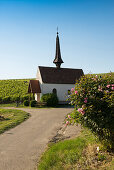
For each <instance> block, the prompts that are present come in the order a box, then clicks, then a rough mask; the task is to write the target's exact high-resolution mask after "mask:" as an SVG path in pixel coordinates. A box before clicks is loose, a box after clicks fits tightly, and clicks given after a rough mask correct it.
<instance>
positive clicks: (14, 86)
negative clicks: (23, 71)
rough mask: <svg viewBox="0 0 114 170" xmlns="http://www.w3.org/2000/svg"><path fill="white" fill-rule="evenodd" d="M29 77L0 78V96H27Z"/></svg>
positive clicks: (12, 97)
mask: <svg viewBox="0 0 114 170" xmlns="http://www.w3.org/2000/svg"><path fill="white" fill-rule="evenodd" d="M28 84H29V79H14V80H0V98H2V99H3V98H7V97H10V100H11V101H13V100H14V99H15V98H16V97H19V96H20V97H24V96H29V95H28V93H27V90H28Z"/></svg>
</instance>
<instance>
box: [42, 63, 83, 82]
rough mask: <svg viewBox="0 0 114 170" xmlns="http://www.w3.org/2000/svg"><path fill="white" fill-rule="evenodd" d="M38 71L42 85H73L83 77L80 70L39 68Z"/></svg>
mask: <svg viewBox="0 0 114 170" xmlns="http://www.w3.org/2000/svg"><path fill="white" fill-rule="evenodd" d="M39 70H40V74H41V77H42V81H43V83H49V84H75V83H76V80H77V79H79V78H80V77H81V76H82V75H84V73H83V70H82V69H72V68H55V67H43V66H39Z"/></svg>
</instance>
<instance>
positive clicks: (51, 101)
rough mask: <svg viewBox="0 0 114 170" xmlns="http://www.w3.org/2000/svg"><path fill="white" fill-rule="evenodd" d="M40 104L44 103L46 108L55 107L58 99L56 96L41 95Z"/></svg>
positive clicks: (51, 94) (50, 94) (49, 94)
mask: <svg viewBox="0 0 114 170" xmlns="http://www.w3.org/2000/svg"><path fill="white" fill-rule="evenodd" d="M41 102H46V104H47V106H56V105H57V104H58V98H57V95H56V94H53V93H47V94H44V95H42V97H41Z"/></svg>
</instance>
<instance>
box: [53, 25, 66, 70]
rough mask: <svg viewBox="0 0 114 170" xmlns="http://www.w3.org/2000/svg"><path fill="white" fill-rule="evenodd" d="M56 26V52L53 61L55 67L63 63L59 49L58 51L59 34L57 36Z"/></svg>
mask: <svg viewBox="0 0 114 170" xmlns="http://www.w3.org/2000/svg"><path fill="white" fill-rule="evenodd" d="M58 34H59V33H58V27H57V37H56V53H55V59H54V61H53V63H54V64H55V65H56V67H57V68H60V66H61V64H62V63H64V62H63V60H62V58H61V51H60V43H59V36H58Z"/></svg>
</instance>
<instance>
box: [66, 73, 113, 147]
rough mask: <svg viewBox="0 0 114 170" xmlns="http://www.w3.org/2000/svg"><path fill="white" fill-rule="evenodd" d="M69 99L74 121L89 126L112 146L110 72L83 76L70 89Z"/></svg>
mask: <svg viewBox="0 0 114 170" xmlns="http://www.w3.org/2000/svg"><path fill="white" fill-rule="evenodd" d="M69 100H70V101H71V104H72V105H74V106H75V114H72V116H73V117H74V119H75V122H80V123H81V124H82V125H83V126H87V127H89V128H90V129H91V130H92V131H93V132H95V133H96V134H97V135H98V136H99V138H102V139H104V141H105V144H107V147H111V148H112V147H114V146H113V139H114V123H113V117H114V79H113V78H112V76H111V74H110V75H102V76H98V75H96V76H93V75H88V76H83V77H82V78H81V79H80V81H77V82H76V85H75V88H72V89H71V95H70V97H69ZM69 120H70V118H68V120H67V124H68V123H69ZM70 121H71V120H70ZM73 121H74V120H73ZM71 122H72V121H71Z"/></svg>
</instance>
